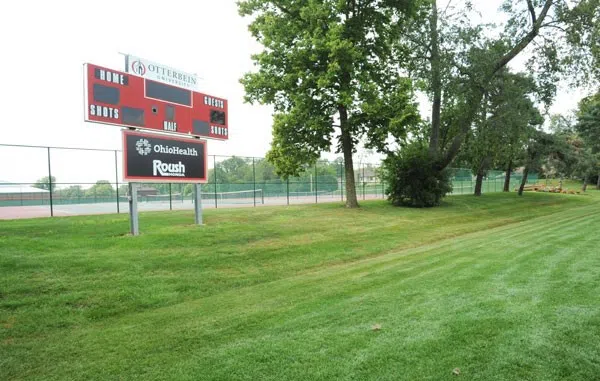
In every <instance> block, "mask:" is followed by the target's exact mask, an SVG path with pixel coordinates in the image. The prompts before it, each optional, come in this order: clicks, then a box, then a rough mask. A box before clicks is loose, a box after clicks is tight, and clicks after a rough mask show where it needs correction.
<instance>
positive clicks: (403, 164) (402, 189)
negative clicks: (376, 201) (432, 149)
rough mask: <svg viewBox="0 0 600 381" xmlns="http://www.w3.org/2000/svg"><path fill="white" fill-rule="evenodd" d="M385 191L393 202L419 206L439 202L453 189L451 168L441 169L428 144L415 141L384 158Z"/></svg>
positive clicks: (429, 205)
mask: <svg viewBox="0 0 600 381" xmlns="http://www.w3.org/2000/svg"><path fill="white" fill-rule="evenodd" d="M383 166H384V171H383V172H384V173H383V176H384V180H385V182H386V185H387V189H386V195H387V196H388V200H390V201H391V202H392V204H394V205H397V206H400V205H404V206H412V207H417V208H424V207H432V206H437V205H439V204H440V203H441V201H442V198H443V197H444V196H445V195H446V194H447V193H449V192H450V191H451V190H452V183H451V179H450V173H449V171H448V170H446V169H444V170H438V169H436V166H435V159H434V158H433V157H432V156H431V155H430V154H429V152H428V149H427V147H426V146H424V145H423V144H420V143H413V144H411V145H408V146H406V147H404V148H402V149H401V150H400V151H398V152H396V153H394V154H391V155H389V156H388V157H387V158H386V159H385V160H384V162H383Z"/></svg>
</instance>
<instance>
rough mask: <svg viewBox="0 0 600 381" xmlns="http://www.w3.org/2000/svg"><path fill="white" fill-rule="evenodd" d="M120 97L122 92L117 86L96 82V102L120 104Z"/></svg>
mask: <svg viewBox="0 0 600 381" xmlns="http://www.w3.org/2000/svg"><path fill="white" fill-rule="evenodd" d="M120 99H121V92H120V91H119V89H117V88H116V87H110V86H104V85H100V84H98V83H95V84H94V102H100V103H107V104H110V105H118V104H119V100H120Z"/></svg>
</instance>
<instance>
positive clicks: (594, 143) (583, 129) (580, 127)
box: [575, 92, 600, 189]
mask: <svg viewBox="0 0 600 381" xmlns="http://www.w3.org/2000/svg"><path fill="white" fill-rule="evenodd" d="M575 129H576V130H577V132H578V133H579V134H580V135H581V136H582V137H583V139H584V141H585V142H586V145H588V147H589V148H590V151H591V152H590V154H592V155H596V154H599V153H600V92H598V93H597V94H595V95H594V96H591V97H588V98H584V99H583V100H582V101H581V102H580V104H579V110H578V112H577V123H576V125H575ZM596 170H597V172H596V174H597V175H598V180H597V183H596V189H600V168H596Z"/></svg>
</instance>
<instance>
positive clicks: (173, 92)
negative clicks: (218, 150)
mask: <svg viewBox="0 0 600 381" xmlns="http://www.w3.org/2000/svg"><path fill="white" fill-rule="evenodd" d="M84 79H85V90H84V91H85V121H86V122H95V123H102V124H112V125H117V126H122V127H131V128H135V129H142V130H153V131H161V132H167V133H170V134H177V135H186V136H195V137H203V138H211V139H219V140H227V139H228V138H229V128H228V124H227V117H228V115H227V100H225V99H223V98H218V97H214V96H210V95H207V94H203V93H200V92H196V91H193V90H189V89H184V88H181V87H175V86H171V85H169V84H166V83H162V82H157V81H153V80H150V79H147V78H143V77H138V76H136V75H132V74H129V73H125V72H121V71H117V70H112V69H108V68H105V67H101V66H97V65H92V64H89V63H86V64H85V65H84Z"/></svg>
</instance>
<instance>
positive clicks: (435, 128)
mask: <svg viewBox="0 0 600 381" xmlns="http://www.w3.org/2000/svg"><path fill="white" fill-rule="evenodd" d="M429 26H430V33H431V58H430V60H431V89H432V91H433V105H432V108H431V137H430V139H429V152H430V153H431V154H437V152H438V146H439V140H440V120H441V119H440V113H441V107H442V80H441V72H440V70H441V65H440V51H439V48H440V47H439V37H438V12H437V1H436V0H433V1H432V9H431V18H430V19H429Z"/></svg>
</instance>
